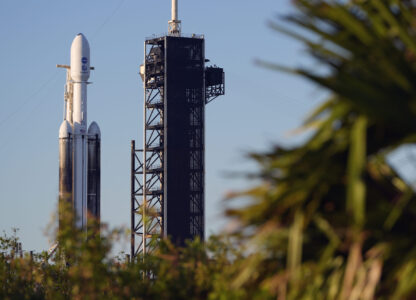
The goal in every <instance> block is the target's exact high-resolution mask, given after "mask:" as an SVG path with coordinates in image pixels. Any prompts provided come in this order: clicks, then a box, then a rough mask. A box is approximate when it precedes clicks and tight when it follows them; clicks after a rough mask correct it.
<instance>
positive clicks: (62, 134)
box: [59, 120, 72, 139]
mask: <svg viewBox="0 0 416 300" xmlns="http://www.w3.org/2000/svg"><path fill="white" fill-rule="evenodd" d="M70 134H72V126H71V124H69V122H68V121H67V120H64V121H63V122H62V124H61V127H59V138H60V139H62V138H67V137H69V135H70Z"/></svg>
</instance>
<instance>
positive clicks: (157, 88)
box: [131, 18, 224, 257]
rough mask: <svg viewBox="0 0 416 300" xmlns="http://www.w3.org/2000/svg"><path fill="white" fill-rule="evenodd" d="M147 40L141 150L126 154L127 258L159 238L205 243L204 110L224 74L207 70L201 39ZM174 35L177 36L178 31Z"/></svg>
mask: <svg viewBox="0 0 416 300" xmlns="http://www.w3.org/2000/svg"><path fill="white" fill-rule="evenodd" d="M169 24H170V25H171V26H172V24H173V25H177V26H172V27H174V28H173V30H172V27H171V28H170V32H169V34H168V35H165V36H161V37H154V38H150V39H147V40H146V41H145V49H144V50H145V57H144V64H143V65H141V66H140V75H141V77H142V80H143V83H144V90H145V95H144V116H143V117H144V130H143V136H144V141H143V149H136V146H135V141H132V148H131V256H132V257H137V256H138V255H140V254H143V255H145V254H146V253H149V252H151V251H153V250H154V248H155V247H156V246H157V242H158V240H159V239H160V238H162V237H170V238H171V239H172V241H173V242H174V243H176V244H177V245H183V244H184V242H185V240H187V239H193V238H195V237H199V238H200V239H201V240H203V239H204V213H205V199H204V194H205V193H204V192H205V190H204V189H205V184H204V183H205V166H204V165H205V144H204V140H205V137H204V136H205V133H204V128H205V105H206V104H207V103H209V102H210V101H212V100H213V99H215V98H216V97H217V96H219V95H223V94H224V72H223V69H222V68H218V67H215V66H214V67H206V66H205V63H206V62H207V61H208V60H206V59H205V40H204V37H203V36H202V35H192V36H187V37H185V36H183V35H181V34H180V28H179V26H180V21H177V20H175V19H174V18H173V20H172V21H170V23H169ZM175 29H176V30H175Z"/></svg>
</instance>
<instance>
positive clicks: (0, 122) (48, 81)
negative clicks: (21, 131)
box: [0, 71, 58, 128]
mask: <svg viewBox="0 0 416 300" xmlns="http://www.w3.org/2000/svg"><path fill="white" fill-rule="evenodd" d="M56 75H58V71H56V72H55V73H53V75H52V76H51V77H50V78H49V79H48V80H46V81H45V83H43V84H42V85H41V86H40V88H39V89H38V90H36V91H35V92H34V93H33V94H31V95H30V96H29V97H27V98H26V100H25V101H24V102H23V103H22V104H21V105H20V106H19V107H18V108H17V109H16V110H14V111H12V112H11V113H10V114H9V115H8V116H6V117H5V118H4V119H3V120H0V128H1V127H2V125H3V124H5V123H6V122H7V121H8V120H10V118H12V117H13V116H14V115H16V114H17V113H18V112H20V111H21V110H22V108H23V107H25V105H26V104H28V103H29V102H31V101H32V100H33V99H35V97H36V95H37V94H39V93H40V92H41V91H42V90H43V89H44V88H45V87H46V86H48V84H49V83H50V82H51V81H52V80H53V79H55V77H56Z"/></svg>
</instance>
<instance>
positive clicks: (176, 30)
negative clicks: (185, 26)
mask: <svg viewBox="0 0 416 300" xmlns="http://www.w3.org/2000/svg"><path fill="white" fill-rule="evenodd" d="M168 24H169V35H177V36H181V21H180V20H178V0H172V20H170V21H169V22H168Z"/></svg>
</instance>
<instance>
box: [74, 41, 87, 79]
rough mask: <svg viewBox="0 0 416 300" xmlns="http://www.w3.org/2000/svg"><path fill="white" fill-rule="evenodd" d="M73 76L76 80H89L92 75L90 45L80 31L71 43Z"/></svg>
mask: <svg viewBox="0 0 416 300" xmlns="http://www.w3.org/2000/svg"><path fill="white" fill-rule="evenodd" d="M71 77H72V79H73V80H74V81H76V82H79V81H87V80H88V78H89V77H90V45H89V43H88V41H87V39H86V38H85V36H84V35H83V34H82V33H79V34H78V35H77V36H76V37H75V38H74V40H73V41H72V45H71Z"/></svg>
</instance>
